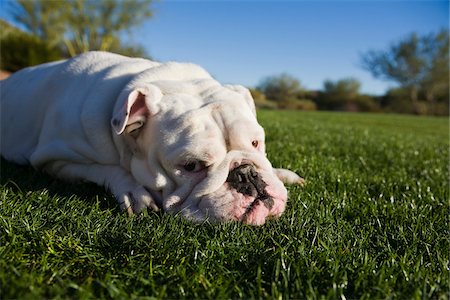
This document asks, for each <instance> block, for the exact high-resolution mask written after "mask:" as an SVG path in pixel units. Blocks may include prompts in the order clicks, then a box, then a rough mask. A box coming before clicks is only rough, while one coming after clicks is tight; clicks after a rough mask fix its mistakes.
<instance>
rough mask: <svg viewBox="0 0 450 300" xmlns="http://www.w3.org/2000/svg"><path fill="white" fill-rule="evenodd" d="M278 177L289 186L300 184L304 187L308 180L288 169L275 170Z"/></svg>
mask: <svg viewBox="0 0 450 300" xmlns="http://www.w3.org/2000/svg"><path fill="white" fill-rule="evenodd" d="M273 171H274V172H275V174H276V175H277V177H278V178H279V179H280V180H281V181H282V182H283V183H287V184H298V185H300V186H304V185H305V184H306V180H305V179H303V178H301V177H300V176H298V175H297V174H295V173H294V172H292V171H290V170H286V169H273Z"/></svg>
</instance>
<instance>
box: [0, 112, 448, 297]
mask: <svg viewBox="0 0 450 300" xmlns="http://www.w3.org/2000/svg"><path fill="white" fill-rule="evenodd" d="M259 119H260V121H261V123H262V125H263V126H264V127H265V128H266V132H267V150H268V156H269V159H270V160H271V161H272V163H273V165H274V166H277V167H288V168H291V169H293V170H295V171H297V172H299V173H300V174H301V175H303V176H304V177H305V178H306V180H307V185H306V186H305V187H304V188H301V187H297V186H291V187H289V188H288V189H289V196H290V200H289V202H288V205H287V209H286V212H285V213H284V215H283V216H282V217H281V218H280V219H278V220H271V221H269V222H268V223H267V224H266V225H264V226H262V227H251V226H244V225H242V224H238V223H229V224H216V225H213V224H209V223H205V224H201V225H196V224H191V223H189V222H187V221H185V220H183V219H182V218H180V217H177V216H171V215H168V214H163V213H153V212H151V213H145V214H144V215H143V216H141V217H133V218H128V217H126V216H124V215H123V214H121V213H120V212H119V209H118V205H117V204H116V203H115V200H114V199H112V197H111V196H110V195H109V194H108V193H105V192H104V191H103V189H102V188H98V187H96V186H93V185H91V184H85V183H79V184H73V183H66V182H62V181H59V180H55V179H52V178H51V177H48V176H46V175H43V174H38V173H36V172H35V171H34V170H32V169H31V168H28V167H18V166H16V165H13V164H10V163H7V162H5V161H2V164H1V173H2V176H1V190H0V193H1V196H0V224H1V226H0V284H1V289H2V291H1V293H2V298H4V299H9V298H18V299H42V298H126V299H128V298H131V299H134V298H142V297H146V296H148V297H154V298H166V299H167V298H169V299H180V298H188V299H193V298H196V299H198V298H201V299H224V298H227V299H229V298H233V299H234V298H244V299H253V298H266V299H281V298H284V299H306V298H315V299H319V298H320V299H322V298H332V299H343V297H345V298H347V299H359V298H363V299H387V298H389V299H417V298H426V299H427V298H428V299H429V298H432V299H448V298H449V296H450V295H449V276H448V264H449V254H448V249H449V236H448V211H449V209H450V207H449V202H448V199H449V182H448V176H449V165H448V153H449V152H448V151H449V150H448V149H449V140H448V128H449V120H448V118H426V117H420V118H419V117H411V116H397V115H372V114H338V113H300V112H293V111H283V112H280V111H260V112H259Z"/></svg>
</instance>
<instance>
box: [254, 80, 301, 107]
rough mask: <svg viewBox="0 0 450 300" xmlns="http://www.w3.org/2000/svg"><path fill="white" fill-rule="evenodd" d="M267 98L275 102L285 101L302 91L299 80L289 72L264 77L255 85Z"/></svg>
mask: <svg viewBox="0 0 450 300" xmlns="http://www.w3.org/2000/svg"><path fill="white" fill-rule="evenodd" d="M257 89H258V90H260V91H261V92H263V93H264V94H265V95H266V97H267V99H269V100H271V101H275V102H286V101H289V100H291V99H293V98H296V97H297V95H298V94H299V93H300V92H301V91H302V88H301V86H300V81H299V80H298V79H296V78H295V77H293V76H291V75H289V74H286V73H284V74H281V75H277V76H269V77H266V78H264V79H263V80H262V81H261V83H260V84H259V85H258V87H257Z"/></svg>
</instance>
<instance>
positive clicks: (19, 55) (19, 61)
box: [0, 31, 62, 72]
mask: <svg viewBox="0 0 450 300" xmlns="http://www.w3.org/2000/svg"><path fill="white" fill-rule="evenodd" d="M0 56H1V57H0V68H1V69H2V70H6V71H9V72H15V71H18V70H20V69H23V68H25V67H28V66H34V65H38V64H41V63H45V62H49V61H55V60H59V59H61V58H62V57H61V54H60V51H59V50H58V49H56V48H51V47H50V46H49V45H48V44H47V43H46V42H45V41H42V40H41V39H39V38H37V37H35V36H32V35H29V34H26V33H23V32H17V31H16V32H11V33H10V34H7V35H5V36H3V37H2V38H1V39H0Z"/></svg>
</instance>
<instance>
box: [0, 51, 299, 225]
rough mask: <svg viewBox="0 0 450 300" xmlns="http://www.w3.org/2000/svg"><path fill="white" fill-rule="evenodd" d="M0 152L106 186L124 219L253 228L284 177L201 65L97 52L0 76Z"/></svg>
mask: <svg viewBox="0 0 450 300" xmlns="http://www.w3.org/2000/svg"><path fill="white" fill-rule="evenodd" d="M0 90H1V155H2V156H3V157H4V158H5V159H7V160H11V161H14V162H16V163H19V164H31V165H32V166H34V167H35V168H37V169H41V170H44V171H46V172H48V173H50V174H53V175H55V176H56V177H59V178H67V179H81V180H87V181H91V182H94V183H97V184H99V185H104V186H106V187H107V188H108V189H109V190H110V191H111V192H112V193H113V194H114V195H115V197H116V198H117V200H118V202H119V203H120V207H121V208H122V209H123V210H126V211H127V212H128V213H129V214H133V213H139V212H140V211H141V210H143V209H145V208H147V207H148V208H152V209H154V210H158V209H159V208H163V209H164V210H165V211H167V212H172V213H180V214H181V215H183V216H185V217H187V218H189V219H191V220H194V221H202V220H206V219H209V220H213V221H227V220H238V221H242V222H244V223H248V224H257V225H260V224H263V223H264V222H265V220H266V219H267V218H269V217H278V216H280V215H281V214H282V212H283V211H284V209H285V205H286V201H287V192H286V189H285V187H284V186H283V184H282V182H281V181H280V179H281V180H283V181H285V182H287V183H299V184H301V183H302V182H303V179H301V178H300V177H299V176H298V175H296V174H295V173H293V172H291V171H288V170H283V169H273V168H272V166H271V164H270V162H269V161H268V160H267V158H266V155H265V145H264V131H263V128H262V127H261V126H260V125H259V124H258V122H257V120H256V116H255V106H254V103H253V99H252V97H251V95H250V93H249V91H248V90H247V89H245V88H244V87H242V86H232V85H221V84H219V83H218V82H217V81H216V80H214V79H213V78H212V77H211V76H210V75H209V74H208V73H207V72H206V71H205V70H203V69H202V68H200V67H198V66H196V65H193V64H186V63H174V62H170V63H165V64H162V63H158V62H152V61H149V60H145V59H139V58H128V57H124V56H120V55H116V54H111V53H105V52H90V53H86V54H82V55H80V56H78V57H75V58H73V59H69V60H67V61H60V62H54V63H48V64H44V65H40V66H37V67H32V68H27V69H24V70H22V71H20V72H17V73H16V74H13V75H12V76H11V77H10V78H8V79H6V80H4V81H2V82H1V85H0Z"/></svg>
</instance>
